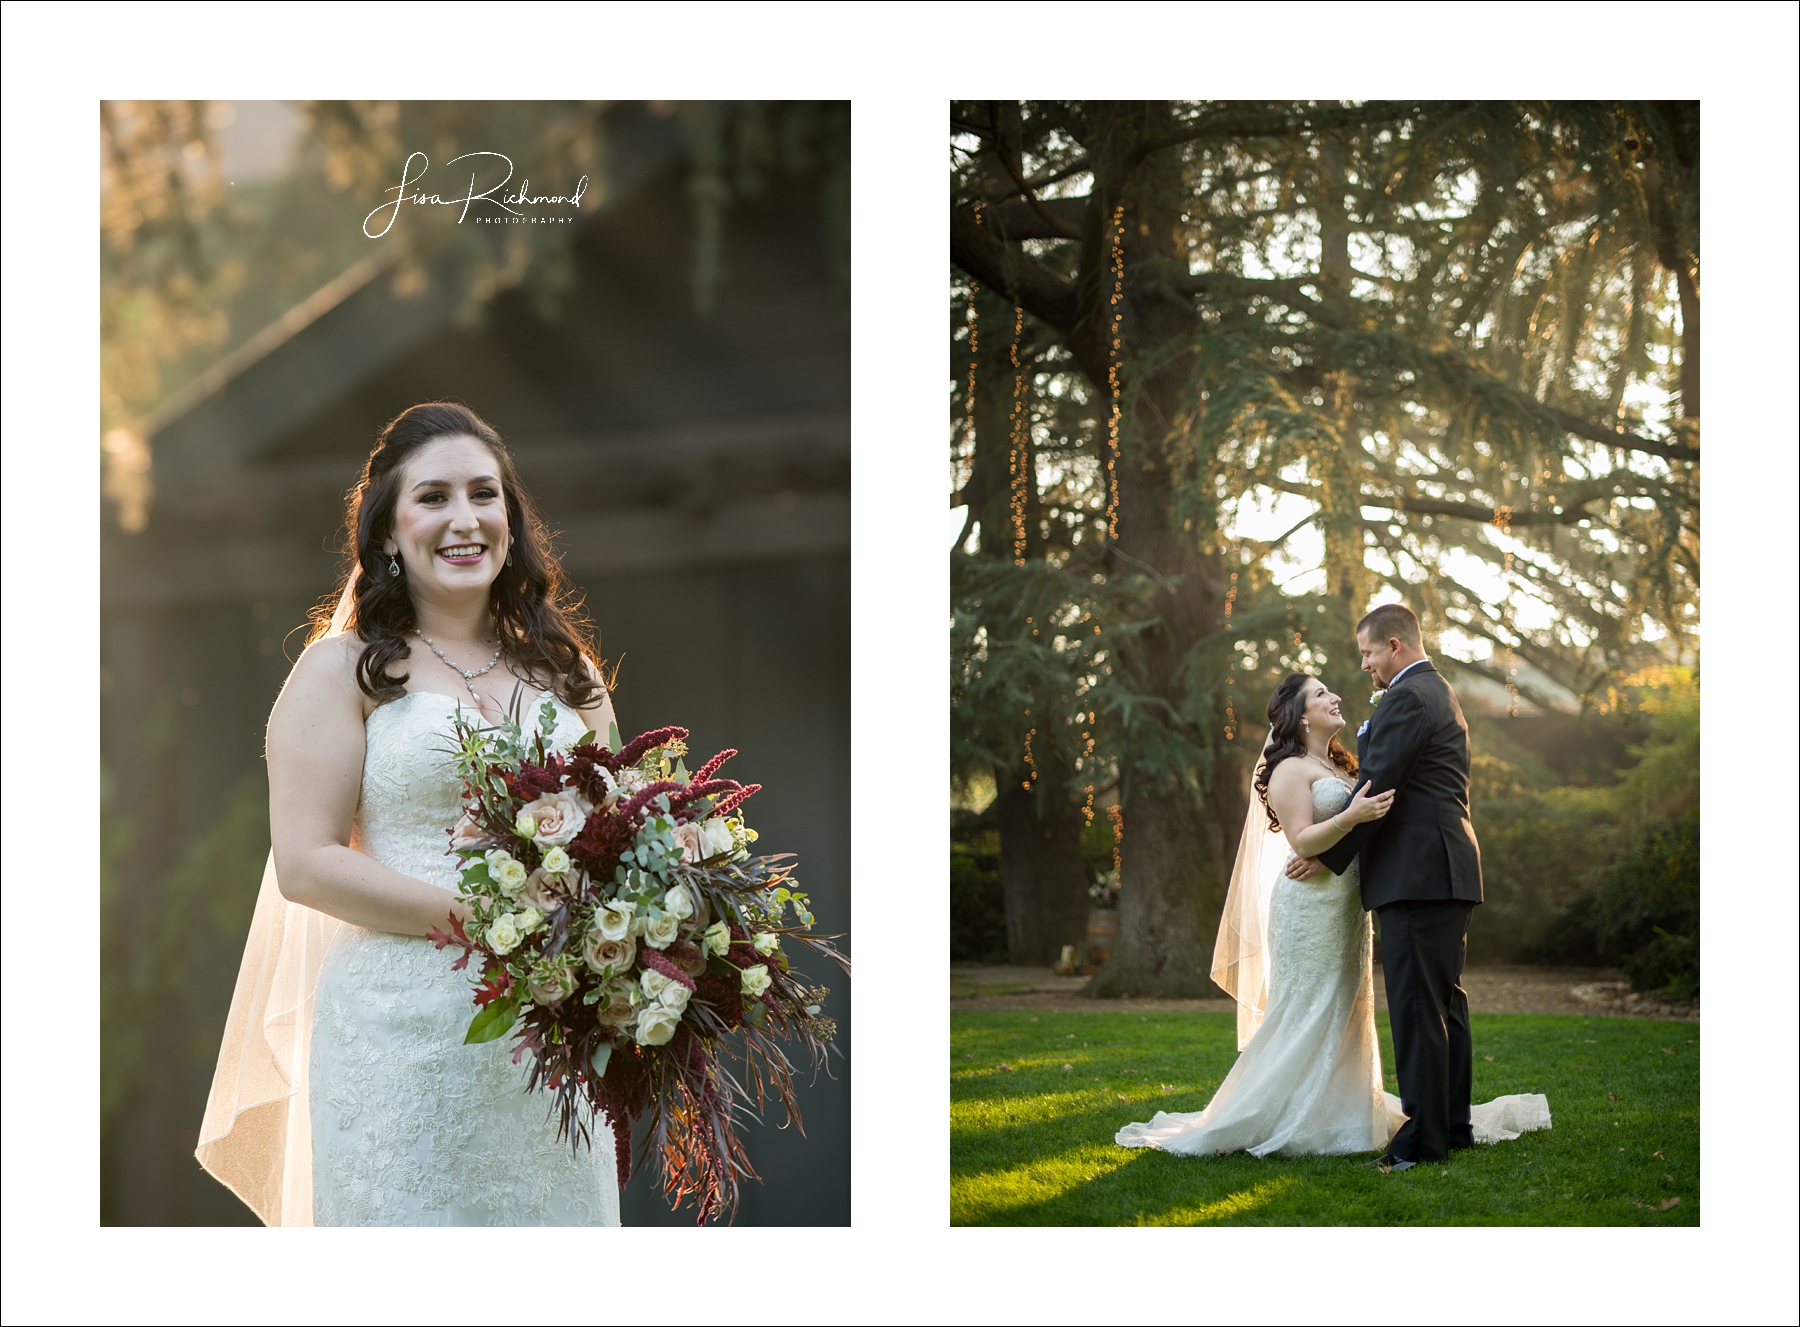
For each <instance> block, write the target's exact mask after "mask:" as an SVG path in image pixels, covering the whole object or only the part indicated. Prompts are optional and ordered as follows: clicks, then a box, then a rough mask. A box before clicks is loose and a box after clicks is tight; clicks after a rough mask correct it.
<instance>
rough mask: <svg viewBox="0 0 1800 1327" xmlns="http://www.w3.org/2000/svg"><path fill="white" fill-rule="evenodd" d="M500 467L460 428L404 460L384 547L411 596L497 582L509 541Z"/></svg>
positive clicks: (450, 594)
mask: <svg viewBox="0 0 1800 1327" xmlns="http://www.w3.org/2000/svg"><path fill="white" fill-rule="evenodd" d="M499 472H500V467H499V466H498V465H497V464H495V461H494V457H493V454H492V453H491V452H489V451H488V449H487V448H486V447H484V446H482V445H481V443H479V442H477V441H476V440H475V439H474V438H471V437H467V436H462V435H458V436H453V437H443V438H438V439H436V440H434V441H432V442H429V443H427V444H425V446H423V447H421V448H419V450H418V451H417V452H415V453H414V454H413V455H412V457H411V458H409V459H408V460H407V462H406V465H405V467H404V473H403V474H402V475H401V476H400V491H399V496H398V498H397V500H396V502H395V504H394V527H393V532H392V533H391V534H390V535H389V536H388V538H387V539H386V541H385V542H383V544H382V546H381V551H382V552H384V553H386V554H388V555H389V556H392V557H398V558H399V559H400V561H401V562H402V563H403V564H404V565H405V568H406V581H407V587H408V588H409V589H410V590H411V591H412V593H413V595H414V596H415V598H417V597H421V596H422V597H427V598H432V599H443V600H456V599H460V598H463V597H466V596H468V595H470V594H473V593H476V592H480V593H483V594H485V593H486V591H487V588H488V587H489V586H490V585H492V584H493V583H494V578H495V577H496V576H498V575H499V574H500V569H501V567H502V566H504V565H505V563H506V553H507V549H508V548H509V547H510V542H509V532H508V528H507V523H506V498H505V494H504V493H502V491H501V488H500V478H499Z"/></svg>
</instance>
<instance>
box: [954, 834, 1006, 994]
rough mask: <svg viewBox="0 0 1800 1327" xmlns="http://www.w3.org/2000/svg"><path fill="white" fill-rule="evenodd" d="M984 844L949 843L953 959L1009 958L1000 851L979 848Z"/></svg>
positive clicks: (988, 960)
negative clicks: (1007, 954) (1001, 886)
mask: <svg viewBox="0 0 1800 1327" xmlns="http://www.w3.org/2000/svg"><path fill="white" fill-rule="evenodd" d="M985 837H989V838H991V837H994V836H992V835H987V836H985ZM985 846H986V845H985V844H981V843H979V842H977V843H975V844H968V843H958V842H954V841H952V843H951V845H950V959H951V961H952V962H956V963H1004V962H1005V961H1006V899H1005V896H1004V895H1003V894H1002V893H1001V891H1000V854H999V852H998V851H997V850H996V851H991V852H983V851H980V850H979V849H980V848H981V847H985Z"/></svg>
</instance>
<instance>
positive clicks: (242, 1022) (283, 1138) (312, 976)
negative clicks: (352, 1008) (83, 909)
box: [194, 577, 355, 1226]
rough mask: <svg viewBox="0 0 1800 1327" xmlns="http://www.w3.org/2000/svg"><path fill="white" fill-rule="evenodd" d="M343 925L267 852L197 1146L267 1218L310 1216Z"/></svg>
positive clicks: (344, 603) (289, 1221)
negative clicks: (322, 1054) (320, 996)
mask: <svg viewBox="0 0 1800 1327" xmlns="http://www.w3.org/2000/svg"><path fill="white" fill-rule="evenodd" d="M354 583H355V578H354V577H351V578H350V579H349V580H348V581H347V582H346V583H345V586H344V590H343V593H342V594H341V595H340V596H339V597H338V603H337V608H336V610H335V611H334V612H333V613H332V615H331V630H330V633H329V634H331V635H334V636H335V635H338V634H340V633H341V632H343V631H344V630H346V628H347V625H348V623H349V619H350V610H351V607H352V605H353V603H354V600H353V598H352V595H351V587H352V586H353V585H354ZM343 925H344V923H343V922H341V921H339V920H338V919H337V918H335V917H331V916H327V915H326V914H325V913H322V912H317V911H315V910H313V909H312V908H305V907H302V906H300V904H298V903H290V902H288V900H287V899H285V898H283V897H282V894H281V887H280V885H279V884H278V882H277V881H276V879H275V854H274V853H273V852H271V853H270V854H269V860H268V864H267V865H266V866H264V867H263V876H262V886H261V889H260V890H259V891H258V893H257V896H256V912H255V915H254V916H253V917H252V918H251V921H250V936H249V939H247V940H246V941H245V942H244V960H243V964H242V966H240V967H239V968H238V979H237V986H236V987H235V988H234V989H233V991H232V994H231V1013H230V1015H229V1016H228V1017H227V1018H226V1020H225V1037H224V1040H223V1042H222V1043H221V1044H220V1046H219V1064H218V1067H217V1068H216V1069H215V1070H214V1071H213V1082H212V1091H211V1092H210V1093H209V1094H208V1095H207V1099H206V1115H205V1117H204V1119H202V1120H201V1123H200V1144H199V1146H198V1147H197V1148H195V1149H194V1155H195V1156H196V1157H198V1158H199V1160H200V1164H201V1165H202V1166H204V1167H205V1168H206V1170H207V1172H208V1173H209V1174H211V1175H212V1177H213V1178H214V1179H216V1180H218V1181H219V1182H220V1183H221V1184H223V1185H224V1186H225V1187H226V1188H228V1189H230V1190H231V1191H232V1192H233V1193H235V1194H236V1195H237V1196H238V1197H239V1198H241V1199H243V1200H244V1202H245V1203H246V1204H247V1205H248V1206H249V1208H250V1210H251V1211H253V1212H255V1213H256V1214H257V1216H259V1217H261V1218H262V1220H263V1223H264V1224H265V1225H271V1226H310V1225H311V1224H312V1223H313V1220H312V1217H313V1205H312V1119H311V1114H310V1112H309V1110H308V1103H307V1081H306V1066H307V1059H308V1057H309V1055H310V1053H311V1049H312V1022H313V993H314V992H315V991H316V990H317V989H318V985H319V971H320V969H321V968H322V967H323V966H324V963H325V954H326V951H328V950H329V949H330V948H331V942H332V941H333V940H334V939H335V938H336V937H337V933H338V930H339V928H340V927H342V926H343Z"/></svg>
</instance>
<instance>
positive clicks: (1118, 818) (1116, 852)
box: [1106, 802, 1125, 883]
mask: <svg viewBox="0 0 1800 1327" xmlns="http://www.w3.org/2000/svg"><path fill="white" fill-rule="evenodd" d="M1106 818H1107V819H1108V820H1110V821H1112V831H1113V879H1114V880H1118V881H1120V882H1121V883H1123V881H1124V876H1123V874H1121V870H1122V866H1121V862H1122V852H1121V848H1122V846H1123V844H1124V842H1125V811H1124V808H1123V807H1121V806H1120V805H1119V804H1118V803H1117V802H1114V803H1113V804H1112V805H1111V806H1109V807H1107V808H1106Z"/></svg>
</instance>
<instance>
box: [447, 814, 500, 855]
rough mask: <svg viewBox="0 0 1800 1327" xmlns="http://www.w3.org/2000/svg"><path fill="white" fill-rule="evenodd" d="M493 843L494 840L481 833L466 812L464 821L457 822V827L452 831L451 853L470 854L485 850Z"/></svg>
mask: <svg viewBox="0 0 1800 1327" xmlns="http://www.w3.org/2000/svg"><path fill="white" fill-rule="evenodd" d="M492 842H493V840H492V839H490V838H489V837H488V836H487V835H486V834H484V833H482V832H481V827H480V826H479V825H477V824H476V823H475V821H474V819H473V818H472V817H470V815H469V813H468V812H466V811H465V812H464V813H463V817H462V819H461V820H458V821H457V822H456V827H455V828H454V829H452V830H451V831H450V851H451V852H468V851H471V850H473V849H475V848H485V847H487V846H488V845H489V844H490V843H492Z"/></svg>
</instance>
